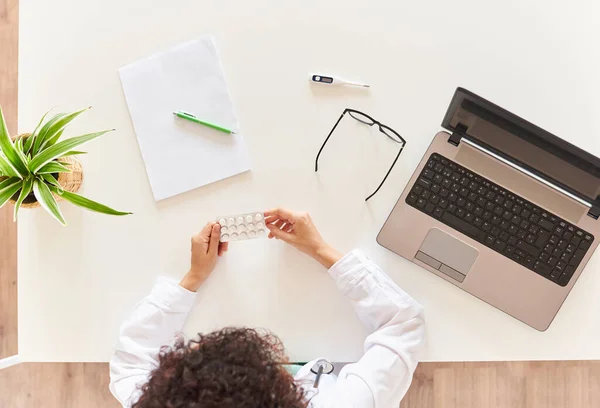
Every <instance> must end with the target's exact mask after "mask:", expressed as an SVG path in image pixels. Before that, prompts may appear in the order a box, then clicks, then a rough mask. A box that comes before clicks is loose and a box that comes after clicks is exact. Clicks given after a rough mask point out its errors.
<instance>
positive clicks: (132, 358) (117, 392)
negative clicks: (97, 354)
mask: <svg viewBox="0 0 600 408" xmlns="http://www.w3.org/2000/svg"><path fill="white" fill-rule="evenodd" d="M195 300H196V293H195V292H190V291H188V290H186V289H184V288H182V287H181V286H179V285H178V284H177V283H176V282H174V281H171V280H169V279H167V278H164V277H161V278H158V280H157V282H156V284H155V286H154V288H153V289H152V292H151V293H150V295H148V296H147V297H145V298H144V299H142V300H141V301H140V302H139V303H138V304H137V305H135V307H134V309H133V312H132V313H131V315H130V316H129V318H127V320H125V322H124V323H123V324H122V325H121V329H120V334H119V340H118V343H117V345H116V346H115V352H114V354H113V356H112V358H111V360H110V391H111V392H112V394H113V395H114V396H115V398H117V400H119V402H120V403H121V404H122V405H123V406H124V407H130V406H131V405H132V404H133V403H135V402H136V401H137V399H138V398H139V396H140V391H139V387H140V386H141V385H143V384H145V383H146V382H147V381H148V379H149V375H150V373H151V371H152V370H153V369H155V368H156V367H157V366H158V354H159V351H160V348H161V347H162V346H165V345H169V344H171V343H172V342H173V340H174V338H175V336H176V335H177V333H178V332H180V331H181V329H182V327H183V324H184V323H185V320H186V318H187V316H188V314H189V312H190V310H191V308H192V306H193V305H194V301H195Z"/></svg>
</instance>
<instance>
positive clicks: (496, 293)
mask: <svg viewBox="0 0 600 408" xmlns="http://www.w3.org/2000/svg"><path fill="white" fill-rule="evenodd" d="M442 126H443V127H444V129H446V131H441V132H439V133H438V134H436V135H435V137H434V138H433V141H432V143H431V145H430V146H429V148H428V149H427V152H426V153H425V155H424V157H423V159H422V160H421V162H420V163H419V165H418V167H417V169H416V170H415V172H414V174H413V175H412V177H411V179H410V181H409V183H408V185H407V187H406V188H405V189H404V191H403V193H402V195H401V196H400V199H399V200H398V202H397V203H396V205H395V206H394V209H393V210H392V212H391V214H390V215H389V217H388V219H387V220H386V222H385V224H384V225H383V227H382V229H381V231H380V232H379V234H378V236H377V242H378V243H379V244H380V245H382V246H384V247H385V248H387V249H389V250H390V251H393V252H395V253H397V254H398V255H401V256H402V257H404V258H406V259H408V260H409V261H411V262H414V263H415V264H417V265H419V266H421V267H423V268H425V269H427V270H428V271H430V272H432V273H434V274H436V275H437V276H439V277H440V278H442V279H445V280H446V281H448V282H450V283H452V284H454V285H456V286H458V287H459V288H461V289H463V290H465V291H466V292H468V293H470V294H472V295H474V296H476V297H478V298H479V299H481V300H483V301H485V302H487V303H489V304H490V305H492V306H494V307H496V308H498V309H500V310H502V311H504V312H506V313H507V314H509V315H511V316H513V317H515V318H517V319H519V320H520V321H522V322H524V323H526V324H528V325H529V326H531V327H533V328H535V329H537V330H540V331H545V330H546V329H547V328H548V327H549V326H550V323H552V320H553V319H554V317H555V316H556V314H557V313H558V310H559V309H560V307H561V305H562V304H563V302H564V300H565V299H566V297H567V296H568V294H569V292H570V291H571V288H573V285H574V284H575V282H576V281H577V279H578V278H579V276H580V275H581V273H582V272H583V270H584V268H585V265H586V264H587V262H588V260H589V259H590V257H591V256H592V254H593V253H594V250H595V249H596V247H597V246H598V237H600V221H599V220H598V217H599V216H600V159H599V158H597V157H595V156H593V155H591V154H590V153H587V152H585V151H583V150H581V149H580V148H578V147H576V146H574V145H572V144H570V143H568V142H566V141H565V140H563V139H561V138H559V137H557V136H554V135H552V134H550V133H549V132H546V131H545V130H543V129H541V128H539V127H537V126H535V125H533V124H531V123H529V122H527V121H525V120H523V119H521V118H520V117H518V116H517V115H514V114H512V113H510V112H508V111H507V110H505V109H503V108H501V107H499V106H497V105H495V104H493V103H491V102H489V101H487V100H485V99H483V98H481V97H479V96H477V95H475V94H474V93H472V92H469V91H467V90H466V89H462V88H458V89H457V90H456V92H455V94H454V97H453V98H452V101H451V102H450V106H449V108H448V111H447V112H446V116H445V117H444V120H443V122H442ZM597 272H598V271H589V273H597Z"/></svg>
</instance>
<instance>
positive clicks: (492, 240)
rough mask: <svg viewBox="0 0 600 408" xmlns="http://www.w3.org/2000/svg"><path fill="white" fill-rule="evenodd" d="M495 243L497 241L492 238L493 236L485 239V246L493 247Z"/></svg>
mask: <svg viewBox="0 0 600 408" xmlns="http://www.w3.org/2000/svg"><path fill="white" fill-rule="evenodd" d="M495 241H496V240H495V239H494V237H493V236H491V235H488V236H487V237H485V244H486V245H489V246H492V245H494V242H495Z"/></svg>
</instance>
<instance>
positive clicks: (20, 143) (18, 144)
mask: <svg viewBox="0 0 600 408" xmlns="http://www.w3.org/2000/svg"><path fill="white" fill-rule="evenodd" d="M23 149H24V146H23V138H21V137H20V138H18V139H17V140H16V141H15V150H16V151H17V153H18V154H19V156H21V160H23V163H25V165H27V163H29V159H28V158H27V156H26V155H25V153H24V151H23Z"/></svg>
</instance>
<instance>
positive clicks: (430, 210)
mask: <svg viewBox="0 0 600 408" xmlns="http://www.w3.org/2000/svg"><path fill="white" fill-rule="evenodd" d="M434 207H435V206H434V205H433V204H431V203H427V204H426V205H425V211H427V212H428V213H430V212H432V211H433V209H434Z"/></svg>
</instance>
